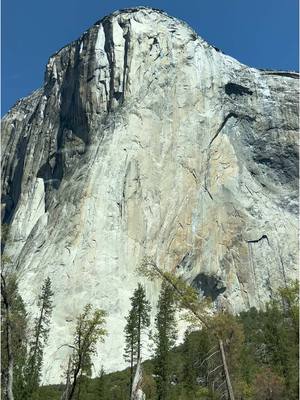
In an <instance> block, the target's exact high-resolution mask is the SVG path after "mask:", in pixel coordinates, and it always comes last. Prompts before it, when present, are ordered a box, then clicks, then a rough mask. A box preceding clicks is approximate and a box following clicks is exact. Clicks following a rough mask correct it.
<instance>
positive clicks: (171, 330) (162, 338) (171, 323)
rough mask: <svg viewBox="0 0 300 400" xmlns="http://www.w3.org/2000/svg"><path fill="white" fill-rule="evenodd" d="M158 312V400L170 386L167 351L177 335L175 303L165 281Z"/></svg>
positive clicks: (172, 345) (156, 374) (156, 368)
mask: <svg viewBox="0 0 300 400" xmlns="http://www.w3.org/2000/svg"><path fill="white" fill-rule="evenodd" d="M157 308H158V312H157V315H156V319H155V327H156V334H155V335H154V342H155V346H156V348H155V376H156V378H155V380H156V385H157V395H158V397H157V398H158V400H166V399H167V398H168V391H169V386H170V378H171V377H170V360H169V353H170V350H171V349H172V347H174V345H175V342H176V337H177V332H176V319H175V313H176V305H175V299H174V291H173V289H172V288H171V287H170V285H168V284H167V283H166V282H163V283H162V288H161V292H160V296H159V299H158V305H157Z"/></svg>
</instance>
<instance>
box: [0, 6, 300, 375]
mask: <svg viewBox="0 0 300 400" xmlns="http://www.w3.org/2000/svg"><path fill="white" fill-rule="evenodd" d="M297 78H298V75H297V74H295V73H284V72H275V71H261V70H257V69H253V68H249V67H247V66H245V65H242V64H240V63H239V62H238V61H236V60H234V59H232V58H231V57H229V56H226V55H224V54H222V53H221V52H219V51H218V50H217V49H215V48H213V47H212V46H210V45H208V44H207V43H206V42H205V41H204V40H202V39H201V38H200V37H198V36H197V35H196V34H195V32H193V31H192V30H191V29H190V28H189V27H188V26H186V25H185V24H184V23H182V22H180V21H178V20H176V19H174V18H171V17H169V16H167V15H166V14H164V13H162V12H160V11H156V10H151V9H145V8H139V9H131V10H124V11H122V12H116V13H114V14H112V15H111V16H109V17H106V18H104V19H103V20H102V21H100V22H98V23H96V24H95V25H94V26H93V27H92V28H91V29H89V30H88V31H87V32H85V33H84V34H83V36H82V37H81V38H80V39H78V40H77V41H75V42H73V43H71V44H70V45H68V46H67V47H65V48H63V49H62V50H60V51H59V52H58V53H56V54H55V55H54V56H52V57H51V58H50V60H49V62H48V65H47V68H46V74H45V84H44V86H43V87H42V88H41V89H39V90H37V91H36V92H34V93H33V94H32V95H31V96H29V97H27V98H25V99H22V100H20V101H19V102H18V103H17V104H16V105H15V107H14V108H13V109H12V110H11V111H10V112H9V113H8V114H7V115H6V116H5V117H4V118H3V131H2V133H3V134H2V150H3V156H2V157H3V158H2V161H3V181H2V183H3V192H2V194H3V202H4V203H5V204H4V206H3V218H4V222H5V223H8V224H10V234H9V239H8V243H7V245H6V248H5V252H6V254H7V255H9V256H10V257H11V259H12V261H13V263H14V265H15V268H16V270H17V271H18V275H19V285H20V291H21V294H22V296H23V297H24V299H25V301H26V303H27V305H28V308H29V311H31V312H32V313H34V311H35V309H36V308H35V307H36V299H37V295H38V293H39V290H40V287H41V284H42V281H43V280H44V279H45V278H46V277H47V276H49V277H50V278H51V280H52V283H53V290H54V292H55V296H54V304H55V309H54V313H53V321H52V328H51V335H50V341H49V345H48V347H47V349H46V354H45V363H44V381H45V382H58V381H60V377H61V368H62V367H63V365H64V364H65V363H66V362H67V354H68V352H69V349H68V348H67V347H66V346H63V347H61V346H62V345H64V344H66V343H70V342H71V341H72V332H73V328H74V319H75V318H76V316H77V315H78V314H79V313H80V312H81V311H82V309H83V307H84V305H85V304H86V303H88V302H91V303H92V304H93V305H94V306H95V307H101V308H104V309H105V310H106V311H107V312H108V313H109V317H108V323H107V329H108V331H109V336H108V337H107V339H106V342H105V344H104V345H101V346H99V354H100V355H101V357H100V358H97V359H96V360H95V365H96V369H98V368H99V367H100V365H101V364H103V365H104V367H105V369H106V370H116V369H121V368H123V366H124V362H123V357H122V354H123V327H124V323H125V320H124V316H125V315H126V314H127V312H128V309H129V306H130V300H129V297H130V296H131V295H132V292H133V290H134V288H135V287H136V285H137V282H138V281H140V280H141V278H139V277H138V276H137V274H136V272H135V269H136V267H137V266H138V265H139V264H140V262H141V260H142V259H143V257H145V256H148V257H152V258H153V259H154V260H155V261H156V262H157V263H158V264H159V265H160V266H161V267H163V268H165V269H166V270H173V271H177V272H178V273H180V274H182V276H183V277H184V278H185V279H187V280H188V281H190V282H192V283H193V284H194V285H195V286H196V287H197V288H198V289H199V291H200V292H201V293H202V294H204V295H206V296H211V297H213V299H214V300H215V304H216V306H217V307H222V308H223V307H225V308H227V309H229V310H231V311H233V312H239V311H240V310H242V309H245V308H248V307H251V306H256V307H260V306H262V305H263V304H264V302H265V301H267V300H268V299H269V298H270V296H272V293H274V290H276V288H277V287H278V286H282V285H284V284H285V282H287V281H288V280H289V279H290V278H292V277H294V276H296V274H297V249H298V243H297V239H296V234H297V227H298V225H297V224H298V218H297V195H298V192H297V183H298V169H297V167H298V163H297V159H298V156H297V146H296V145H297V130H298V109H297V107H298V80H297ZM146 289H147V293H148V296H149V297H150V299H151V301H152V302H153V304H155V302H156V300H157V296H158V291H159V284H158V283H155V284H148V283H146ZM143 356H144V357H146V356H147V354H146V353H145V354H144V355H143Z"/></svg>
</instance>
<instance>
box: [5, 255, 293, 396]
mask: <svg viewBox="0 0 300 400" xmlns="http://www.w3.org/2000/svg"><path fill="white" fill-rule="evenodd" d="M139 273H140V274H142V275H143V276H144V277H146V278H148V279H149V280H154V279H155V280H156V279H160V281H161V290H160V294H159V299H158V303H157V313H156V316H155V321H154V330H153V331H152V330H151V329H150V326H151V320H150V314H151V306H150V302H149V300H148V299H147V294H146V290H145V287H144V286H143V285H142V284H141V283H139V284H138V286H137V288H136V289H135V290H134V292H133V295H132V297H131V298H130V304H131V306H130V309H129V311H128V315H127V316H126V324H125V328H124V338H125V348H124V359H125V361H126V362H127V363H128V366H129V368H128V371H127V372H126V379H125V381H124V382H123V383H122V384H121V383H120V384H119V387H118V388H116V386H118V385H112V384H111V385H110V384H108V382H109V379H111V376H106V374H105V372H104V370H103V368H102V369H101V371H99V374H98V378H97V379H96V380H95V382H96V383H97V384H96V386H95V382H94V383H93V382H92V380H91V379H90V377H91V375H92V365H93V363H92V358H93V356H95V355H96V344H97V343H98V341H103V340H104V339H105V336H106V335H107V331H106V329H105V321H106V317H107V315H106V313H105V312H104V311H103V310H101V309H93V307H92V305H91V304H87V305H86V306H85V308H84V309H83V311H82V313H81V314H80V315H79V316H78V317H77V319H76V326H75V330H74V338H73V343H71V344H68V347H70V349H71V354H70V357H69V359H68V366H67V368H66V371H65V384H64V385H61V386H60V387H59V388H57V391H56V392H55V393H56V395H54V396H56V397H51V398H53V399H54V398H57V399H60V400H71V399H78V400H79V399H84V400H86V399H100V400H101V399H102V400H108V399H115V400H119V399H120V400H123V399H144V398H145V397H144V396H145V395H146V398H147V399H153V400H154V399H158V400H176V399H181V400H187V399H191V400H192V399H207V400H208V399H211V400H212V399H229V400H236V399H239V400H242V399H249V400H252V399H253V400H277V399H278V400H279V399H286V400H287V399H289V400H293V399H297V398H298V358H297V357H298V331H299V322H298V315H299V306H298V300H299V294H298V282H292V283H291V284H290V285H289V286H286V287H284V288H281V289H280V290H279V291H278V293H277V295H276V296H274V298H273V299H272V300H271V301H270V302H269V303H268V304H266V307H265V309H264V310H256V309H250V310H249V311H247V312H243V313H240V315H238V316H233V315H231V314H229V313H227V312H219V313H214V314H213V313H212V312H211V304H210V302H209V300H208V299H206V300H205V299H200V298H199V295H198V293H197V292H196V291H195V290H194V289H193V288H192V287H191V286H189V285H188V284H186V283H185V282H184V281H183V280H182V279H180V278H179V277H176V276H175V275H173V274H170V273H168V272H165V271H163V270H162V269H160V268H159V267H158V266H157V265H156V264H155V263H153V262H152V261H151V260H145V262H144V263H143V265H142V266H141V267H140V269H139ZM1 293H2V316H1V318H2V335H1V349H2V352H1V361H2V365H1V376H2V380H1V392H2V396H3V398H4V399H7V400H19V399H20V400H21V399H24V400H29V399H33V400H38V399H41V398H43V399H45V398H46V397H41V396H42V394H41V393H43V391H42V389H43V388H41V387H40V386H41V372H42V364H43V353H44V348H45V346H46V344H47V341H48V338H49V328H50V322H51V315H52V310H53V301H52V298H53V291H52V288H51V281H50V279H49V278H47V279H46V280H45V281H44V283H43V285H42V287H41V292H40V295H39V298H38V312H37V314H36V318H35V320H34V323H33V327H29V324H28V315H27V313H26V310H25V306H24V302H23V300H22V298H21V296H20V294H19V292H18V287H17V280H16V277H15V276H14V275H5V274H2V275H1ZM179 313H180V315H181V317H182V318H184V319H185V321H186V322H188V326H189V328H188V330H187V332H186V335H185V340H184V343H183V344H181V345H180V346H179V347H178V346H177V347H176V339H177V319H178V314H179ZM149 338H150V343H152V359H151V360H150V361H146V362H144V363H142V361H143V360H142V356H143V351H144V349H145V346H146V344H147V343H149ZM114 376H118V373H115V375H114ZM122 385H123V386H122ZM124 385H125V386H124ZM121 386H122V387H123V389H121ZM92 388H93V389H92ZM53 393H54V392H53ZM49 398H50V397H49Z"/></svg>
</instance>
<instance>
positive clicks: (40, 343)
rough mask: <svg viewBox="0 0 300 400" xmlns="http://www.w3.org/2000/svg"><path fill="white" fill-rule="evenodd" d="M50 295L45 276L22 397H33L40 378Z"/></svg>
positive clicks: (49, 311)
mask: <svg viewBox="0 0 300 400" xmlns="http://www.w3.org/2000/svg"><path fill="white" fill-rule="evenodd" d="M52 297H53V292H52V289H51V280H50V278H49V277H48V278H46V279H45V281H44V284H43V286H42V289H41V294H40V296H39V298H38V303H37V305H38V308H39V313H38V316H37V317H36V318H35V321H34V330H33V337H32V338H31V340H30V341H29V354H28V358H27V361H26V366H25V373H24V375H25V376H24V379H25V393H24V395H23V396H24V399H32V398H34V397H35V392H36V391H37V389H38V387H39V384H40V378H41V369H42V363H43V352H44V347H45V345H46V344H47V341H48V336H49V330H50V321H51V315H52V309H53V305H52Z"/></svg>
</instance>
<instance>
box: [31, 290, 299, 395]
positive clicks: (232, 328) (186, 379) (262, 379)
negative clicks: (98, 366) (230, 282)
mask: <svg viewBox="0 0 300 400" xmlns="http://www.w3.org/2000/svg"><path fill="white" fill-rule="evenodd" d="M297 293H298V289H297V284H294V283H292V284H291V285H289V286H288V287H287V288H285V289H284V291H283V292H282V291H281V290H280V291H279V292H278V297H276V299H274V300H273V301H271V302H270V303H269V304H268V305H267V306H266V309H265V310H263V311H257V310H255V309H250V310H249V311H246V312H243V313H241V314H240V316H232V315H230V314H227V313H222V314H219V315H216V316H215V317H214V318H211V319H210V323H211V324H212V325H214V326H215V329H217V330H218V331H219V334H220V335H221V337H222V338H224V346H225V348H226V352H227V355H228V363H229V366H230V368H231V370H232V377H233V379H232V380H233V387H234V392H235V395H236V399H243V400H266V399H269V400H279V399H280V400H296V399H298V391H297V387H296V386H297V385H296V383H297V380H298V349H297V348H298V336H297V335H296V333H297V325H296V324H295V319H296V317H297V315H298V309H299V307H298V304H297V298H298V294H297ZM287 298H288V299H289V301H287ZM284 300H286V301H284ZM275 344H276V346H277V345H278V344H279V345H280V346H279V347H278V348H276V346H275ZM168 357H169V359H168V366H169V376H170V377H171V379H172V383H173V384H172V385H170V387H169V398H170V399H172V400H197V399H203V400H204V399H205V400H213V399H214V400H220V398H221V397H222V394H221V389H222V386H221V388H220V389H217V387H218V385H220V384H221V383H222V381H223V380H224V377H223V375H222V373H220V372H218V369H217V370H216V371H215V372H213V373H212V372H211V371H213V370H214V369H215V368H216V367H218V365H219V363H220V354H219V352H218V342H217V338H216V336H215V335H212V334H211V330H210V329H209V328H203V329H202V330H198V331H193V332H190V333H186V336H185V340H184V343H183V344H182V345H180V346H178V347H175V348H172V349H171V350H170V351H169V353H168ZM283 365H284V368H283ZM155 369H156V359H153V360H148V361H146V362H144V363H143V371H144V374H143V380H144V383H143V390H144V393H145V394H146V398H147V400H157V398H158V391H157V388H156V382H155V380H154V377H153V376H155ZM129 377H130V369H126V370H124V371H120V372H115V373H112V374H107V375H103V376H102V378H101V379H103V381H102V382H101V383H100V385H105V390H104V393H103V392H102V393H103V396H102V397H100V396H99V394H98V393H99V392H98V387H99V386H98V385H99V378H96V379H93V380H89V381H88V385H87V388H86V389H84V390H83V391H82V399H84V400H97V399H99V398H100V399H101V400H125V399H127V398H128V379H129ZM213 386H214V391H213V390H212V388H213ZM223 389H224V385H223ZM47 391H48V392H49V393H50V391H51V393H52V396H51V397H50V396H49V397H47ZM54 391H56V395H54ZM223 391H224V390H223ZM101 395H102V394H101ZM60 396H61V389H60V388H59V387H56V388H54V387H46V388H41V391H40V397H39V399H40V400H48V399H49V400H50V398H51V400H56V399H57V400H58V399H60ZM223 398H224V397H223Z"/></svg>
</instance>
